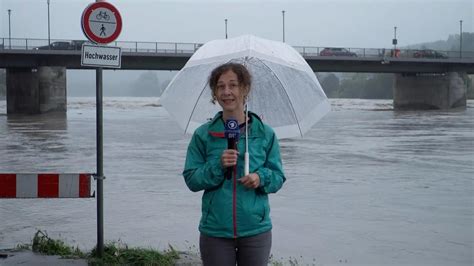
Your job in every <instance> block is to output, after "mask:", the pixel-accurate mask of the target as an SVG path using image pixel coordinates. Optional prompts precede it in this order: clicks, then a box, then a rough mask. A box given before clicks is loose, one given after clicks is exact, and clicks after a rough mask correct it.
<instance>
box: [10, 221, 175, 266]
mask: <svg viewBox="0 0 474 266" xmlns="http://www.w3.org/2000/svg"><path fill="white" fill-rule="evenodd" d="M17 248H18V249H31V250H32V251H34V252H37V253H41V254H44V255H57V256H61V257H62V258H69V259H71V258H72V259H85V260H87V262H88V264H89V265H160V266H161V265H164V266H166V265H175V262H176V261H177V260H178V259H179V253H178V252H177V251H176V250H175V249H174V248H173V247H172V246H171V245H170V246H169V249H168V250H165V251H163V252H160V251H157V250H154V249H146V248H129V247H128V246H127V245H124V244H122V243H119V242H112V243H108V244H106V245H105V246H104V255H103V257H102V258H98V257H97V249H96V248H94V249H93V250H92V251H90V252H83V251H81V250H80V249H79V248H78V247H71V246H69V245H67V244H66V243H64V241H62V240H57V239H52V238H50V237H49V236H48V235H47V233H45V232H43V231H41V230H38V231H37V232H36V233H35V236H34V237H33V241H32V244H31V245H25V244H22V245H18V246H17Z"/></svg>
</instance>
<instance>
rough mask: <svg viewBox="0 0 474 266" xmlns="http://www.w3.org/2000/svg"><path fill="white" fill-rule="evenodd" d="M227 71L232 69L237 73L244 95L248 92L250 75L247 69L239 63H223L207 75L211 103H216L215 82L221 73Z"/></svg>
mask: <svg viewBox="0 0 474 266" xmlns="http://www.w3.org/2000/svg"><path fill="white" fill-rule="evenodd" d="M227 71H232V72H234V73H235V74H236V75H237V80H238V82H239V86H240V88H241V89H242V88H244V89H245V90H247V91H246V93H245V95H248V94H249V93H250V85H251V84H252V76H251V75H250V72H249V71H248V69H247V68H246V67H245V66H244V65H242V64H239V63H232V62H231V63H225V64H223V65H220V66H218V67H216V68H215V69H214V70H212V72H211V75H210V76H209V86H210V87H211V90H212V100H211V102H212V103H213V104H215V103H216V91H217V82H218V81H219V78H220V77H221V75H222V74H224V73H226V72H227Z"/></svg>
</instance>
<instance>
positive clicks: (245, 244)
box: [183, 63, 286, 266]
mask: <svg viewBox="0 0 474 266" xmlns="http://www.w3.org/2000/svg"><path fill="white" fill-rule="evenodd" d="M209 85H210V87H211V90H212V97H213V98H212V102H213V103H214V104H215V102H216V101H217V102H218V103H219V105H220V106H221V107H222V111H220V112H218V113H217V114H216V115H215V117H214V118H213V119H212V120H211V121H209V122H207V123H205V124H203V125H202V126H200V127H199V128H198V129H196V131H195V132H194V135H193V137H192V139H191V142H190V143H189V146H188V151H187V155H186V164H185V167H184V171H183V176H184V179H185V181H186V184H187V186H188V187H189V189H190V190H192V191H194V192H196V191H200V190H204V194H203V196H202V217H201V221H200V224H199V231H200V233H201V235H200V240H199V247H200V251H201V258H202V261H203V264H204V265H205V266H207V265H218V266H226V265H234V266H235V264H236V263H237V264H238V265H251V266H255V265H257V266H258V265H267V264H268V258H269V255H270V249H271V243H272V236H271V229H272V223H271V221H270V215H269V214H270V206H269V203H268V193H275V192H277V191H278V190H279V189H280V188H281V186H282V185H283V182H285V180H286V179H285V176H284V174H283V170H282V163H281V158H280V148H279V145H278V140H277V138H276V136H275V133H274V132H273V130H272V129H271V128H270V127H269V126H268V125H266V124H264V123H263V122H262V121H261V120H260V118H259V117H258V116H257V115H255V114H254V113H251V112H248V113H249V117H248V127H249V128H248V139H249V144H248V147H249V153H250V174H248V175H246V176H244V173H243V172H244V152H245V135H244V134H240V136H241V137H240V141H238V142H237V150H233V149H228V148H227V144H228V143H227V140H226V139H225V138H224V134H223V133H224V122H225V121H227V120H228V119H230V118H232V119H236V120H237V121H238V123H239V124H240V128H241V130H242V131H244V130H245V128H244V127H245V119H246V115H245V112H244V109H245V100H246V98H247V96H248V94H249V92H250V85H251V77H250V74H249V72H248V70H247V69H246V68H245V66H243V65H241V64H236V63H227V64H224V65H221V66H219V67H217V68H216V69H214V70H213V71H212V73H211V76H210V77H209ZM228 167H231V168H233V171H232V175H231V176H230V177H231V178H226V169H227V168H228Z"/></svg>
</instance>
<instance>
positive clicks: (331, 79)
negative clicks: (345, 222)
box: [321, 73, 340, 98]
mask: <svg viewBox="0 0 474 266" xmlns="http://www.w3.org/2000/svg"><path fill="white" fill-rule="evenodd" d="M321 87H323V90H324V92H325V93H326V96H328V97H329V98H337V97H338V91H339V87H340V85H339V78H338V77H337V76H336V75H335V74H334V73H329V74H328V75H326V76H324V77H322V81H321Z"/></svg>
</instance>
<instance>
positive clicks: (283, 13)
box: [281, 10, 285, 42]
mask: <svg viewBox="0 0 474 266" xmlns="http://www.w3.org/2000/svg"><path fill="white" fill-rule="evenodd" d="M281 14H282V16H283V42H285V10H282V11H281Z"/></svg>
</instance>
